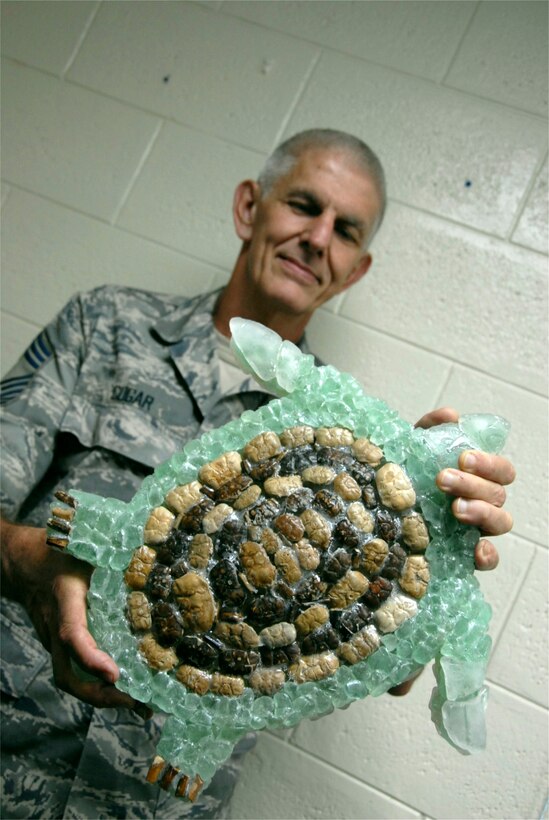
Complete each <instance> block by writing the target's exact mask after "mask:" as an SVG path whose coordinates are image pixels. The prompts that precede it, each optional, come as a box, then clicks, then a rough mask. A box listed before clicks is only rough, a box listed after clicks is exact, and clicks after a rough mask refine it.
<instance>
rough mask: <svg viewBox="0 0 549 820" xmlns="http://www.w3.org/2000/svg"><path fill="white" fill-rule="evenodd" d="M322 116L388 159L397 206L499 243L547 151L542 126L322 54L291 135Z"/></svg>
mask: <svg viewBox="0 0 549 820" xmlns="http://www.w3.org/2000/svg"><path fill="white" fill-rule="evenodd" d="M391 5H393V4H391ZM444 7H446V4H444ZM429 8H431V4H429ZM342 90H343V91H342ZM327 100H329V105H327ZM319 112H322V125H323V126H324V127H332V128H341V129H343V130H347V131H351V132H352V133H355V134H357V136H359V137H361V138H362V139H364V140H365V141H366V142H367V143H368V144H369V145H370V146H371V147H372V148H373V149H374V150H375V151H376V152H377V153H378V154H379V155H380V158H381V160H382V162H383V163H384V165H385V166H386V170H387V177H388V187H389V193H390V196H391V197H393V198H394V199H397V200H399V201H400V202H404V203H406V204H408V205H416V206H417V207H418V208H421V209H423V210H427V211H431V212H432V213H436V214H440V215H443V216H447V217H449V218H450V219H452V220H455V221H457V222H463V223H465V224H468V225H472V226H473V227H475V228H477V229H480V230H482V231H487V232H492V233H494V234H496V235H497V236H506V235H507V233H508V231H509V230H510V227H511V226H512V225H513V220H514V216H515V214H516V212H517V210H518V207H519V205H520V204H521V202H522V197H523V196H524V193H525V191H526V190H527V188H528V185H529V183H530V179H531V177H532V174H533V173H534V171H535V170H536V169H537V168H538V167H539V164H540V163H541V162H542V160H543V157H544V156H545V151H546V145H547V128H546V125H545V123H544V122H543V121H542V120H540V119H539V118H537V117H532V116H530V115H527V114H522V113H520V112H517V111H513V110H511V109H506V108H503V107H502V106H501V105H498V104H495V103H490V102H487V101H486V100H480V99H476V98H474V97H472V96H470V95H466V94H462V93H460V92H457V91H451V90H449V89H447V88H442V87H440V86H437V85H435V84H433V83H429V82H426V81H423V80H420V79H417V78H414V77H409V76H405V75H403V74H400V73H397V72H394V71H391V70H390V69H387V68H381V67H379V66H375V65H372V64H367V63H365V62H362V61H361V60H358V59H354V58H352V57H347V56H343V55H341V54H336V53H333V52H324V53H323V54H322V57H321V59H320V61H319V62H318V64H317V66H316V68H315V70H314V72H313V74H312V76H311V80H310V81H309V83H308V84H307V87H306V89H305V91H304V93H303V96H302V97H301V99H300V100H299V103H298V105H297V107H296V109H295V112H294V114H293V115H292V117H291V118H290V120H289V123H288V126H287V128H286V129H285V135H287V136H289V135H290V134H293V133H295V132H296V131H300V130H301V129H303V128H311V127H314V126H318V124H319Z"/></svg>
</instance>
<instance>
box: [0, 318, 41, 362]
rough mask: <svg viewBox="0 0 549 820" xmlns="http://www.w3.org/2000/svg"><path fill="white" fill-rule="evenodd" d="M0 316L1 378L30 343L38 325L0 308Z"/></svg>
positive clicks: (37, 329) (38, 330)
mask: <svg viewBox="0 0 549 820" xmlns="http://www.w3.org/2000/svg"><path fill="white" fill-rule="evenodd" d="M0 316H1V322H0V324H1V330H2V344H1V345H0V353H1V370H0V374H1V378H4V376H5V375H6V373H8V372H9V371H10V370H11V368H12V367H13V366H14V364H15V363H16V362H17V360H18V359H19V357H20V355H21V354H22V352H23V351H24V350H26V348H27V347H28V346H29V345H30V343H31V342H32V340H33V339H34V338H35V336H37V335H38V333H39V332H40V329H41V328H40V326H39V325H35V324H33V323H32V322H27V321H26V320H24V319H19V318H18V317H17V316H14V315H13V314H11V313H7V312H6V311H5V310H2V312H1V313H0Z"/></svg>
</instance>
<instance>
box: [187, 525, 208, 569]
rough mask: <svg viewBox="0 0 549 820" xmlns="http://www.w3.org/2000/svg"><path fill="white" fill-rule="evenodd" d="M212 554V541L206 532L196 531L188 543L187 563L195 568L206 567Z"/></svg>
mask: <svg viewBox="0 0 549 820" xmlns="http://www.w3.org/2000/svg"><path fill="white" fill-rule="evenodd" d="M212 554H213V541H212V539H211V538H210V536H209V535H206V533H203V532H199V533H197V534H196V535H195V536H194V537H193V539H192V541H191V543H190V545H189V564H190V565H191V567H194V568H195V569H206V567H207V566H208V563H209V561H210V558H211V557H212Z"/></svg>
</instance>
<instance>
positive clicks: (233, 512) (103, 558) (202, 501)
mask: <svg viewBox="0 0 549 820" xmlns="http://www.w3.org/2000/svg"><path fill="white" fill-rule="evenodd" d="M231 331H232V347H233V350H234V352H235V355H236V357H237V360H238V361H239V363H240V365H241V366H242V368H243V369H244V370H245V371H246V372H248V373H251V374H252V375H253V376H254V377H255V378H256V380H257V381H258V382H260V383H261V384H263V385H264V386H265V387H266V388H267V389H269V390H270V391H271V392H273V393H274V394H275V395H278V396H280V398H278V399H274V400H272V401H271V402H269V404H267V405H265V406H264V407H262V408H260V409H259V410H257V411H253V412H252V411H246V412H245V413H243V414H242V416H241V418H240V419H238V420H236V421H233V422H230V423H229V424H227V425H225V426H224V427H222V428H219V429H217V430H214V431H212V432H209V433H207V434H205V435H203V436H202V437H201V438H200V439H197V440H194V441H191V442H190V443H188V444H187V445H186V446H185V448H184V449H183V451H182V452H179V453H177V454H175V455H174V456H173V457H172V458H170V459H169V460H168V461H167V462H165V463H164V464H162V465H161V466H160V467H159V468H158V469H157V470H156V471H155V473H154V474H153V475H151V476H150V477H148V478H147V479H145V481H144V482H143V485H142V487H141V488H140V490H139V491H138V492H137V493H136V495H135V496H134V498H133V500H132V501H131V502H130V503H129V504H125V503H122V502H120V501H118V500H114V499H110V498H107V499H105V498H101V497H98V496H96V495H92V494H88V493H84V492H74V493H71V494H68V493H60V494H59V495H58V498H59V500H60V501H61V504H59V503H58V504H56V505H54V507H53V508H52V517H51V518H50V520H49V522H48V538H49V543H50V544H52V545H54V546H56V547H58V548H61V549H64V550H66V551H67V552H69V553H71V554H72V555H75V556H76V557H78V558H81V559H83V560H85V561H88V562H89V563H90V564H92V565H94V566H95V567H96V569H95V570H94V572H93V575H92V579H91V585H90V590H89V596H88V602H89V614H88V617H89V626H90V630H91V632H92V633H93V635H94V637H95V639H96V640H97V643H98V645H99V646H100V647H101V648H103V649H105V650H106V651H107V652H108V653H109V654H110V655H111V656H112V657H113V658H114V660H115V661H116V663H117V664H118V666H119V668H120V679H119V680H118V682H117V684H116V685H117V686H118V688H119V689H121V690H122V691H124V692H127V693H129V694H130V695H131V696H132V697H134V698H136V699H137V700H139V701H142V702H143V703H146V704H148V705H149V706H151V707H152V708H153V709H155V710H159V711H162V712H164V713H165V714H167V715H168V719H167V720H166V723H165V725H164V729H163V732H162V736H161V739H160V741H159V744H158V746H157V756H156V757H155V760H154V761H153V763H152V765H151V768H150V770H149V772H148V774H147V779H148V780H150V781H151V782H156V781H158V782H159V783H160V785H161V786H162V787H163V788H165V789H169V790H173V791H175V793H176V795H177V796H180V797H185V798H187V799H190V800H194V799H195V798H196V796H197V794H198V792H199V791H200V788H201V787H202V786H203V785H204V784H206V783H208V782H209V781H210V780H211V778H212V776H213V774H214V773H215V771H216V769H217V768H218V767H219V766H220V765H221V764H222V763H223V761H224V760H226V759H227V758H228V757H229V756H230V754H231V752H232V750H233V747H234V745H235V744H236V742H237V741H238V740H239V739H240V738H241V737H242V736H243V735H244V734H246V733H247V732H248V731H250V730H260V729H262V728H264V727H286V726H294V725H295V724H297V723H298V722H299V721H300V720H302V719H303V718H313V717H319V716H321V715H323V714H327V713H329V712H331V711H332V710H333V709H334V708H337V707H345V706H347V705H349V704H350V703H351V702H352V701H354V700H357V699H360V698H364V697H365V696H366V695H380V694H382V693H383V692H386V691H387V690H388V689H389V688H390V687H392V686H395V685H396V684H398V683H400V682H402V681H404V680H406V679H407V678H409V677H410V676H411V675H412V674H413V673H414V672H416V671H418V670H419V669H421V667H423V666H424V665H425V664H426V663H428V662H429V661H431V660H433V659H434V660H435V667H434V669H435V677H436V680H437V687H436V688H435V689H434V691H433V695H432V698H431V703H430V707H431V715H432V718H433V720H434V722H435V725H436V727H437V729H438V731H439V733H440V734H441V735H442V736H443V737H445V738H446V739H447V740H448V741H449V742H450V743H451V744H452V745H453V746H455V747H456V748H457V749H459V750H460V751H461V752H463V753H470V752H473V751H476V750H478V749H481V748H483V746H484V742H485V724H484V713H485V708H486V699H487V690H486V687H485V686H484V674H485V670H486V664H487V660H488V654H489V650H490V645H491V641H490V638H489V636H488V634H487V627H488V623H489V620H490V614H491V610H490V607H489V605H488V604H487V603H486V602H485V601H484V599H483V597H482V593H481V591H480V588H479V585H478V582H477V580H476V579H475V577H474V561H473V552H474V546H475V543H476V541H477V540H478V532H477V531H476V530H475V529H473V528H471V527H469V526H465V525H462V524H460V523H459V522H458V521H457V520H456V519H455V518H454V516H453V515H452V513H451V509H450V503H451V500H450V499H449V498H448V497H447V496H446V495H445V494H444V493H442V492H441V491H439V490H438V488H437V487H436V485H435V476H436V474H437V472H438V471H439V470H440V469H442V468H443V467H446V466H455V465H456V464H457V459H458V455H459V453H460V452H461V451H462V450H464V449H469V448H476V449H483V450H486V451H491V452H499V451H500V450H501V448H502V446H503V444H504V442H505V439H506V435H507V432H508V423H507V422H506V421H505V420H504V419H502V418H500V417H497V416H490V415H471V416H464V417H462V418H461V419H460V421H459V423H457V424H444V425H441V426H438V427H435V428H432V429H430V430H420V429H414V428H412V426H411V425H410V424H408V423H407V422H405V421H403V420H402V419H401V418H399V416H398V414H397V413H396V412H395V411H393V410H391V409H390V408H389V407H388V406H387V405H386V404H385V403H384V402H382V401H380V400H379V399H376V398H372V397H371V396H368V395H366V394H365V393H364V391H363V390H362V388H361V387H360V385H359V384H358V383H357V382H356V381H355V379H354V378H352V377H351V376H350V375H347V374H342V373H340V372H339V371H338V370H336V369H335V368H333V367H329V366H328V367H316V366H315V364H314V361H313V358H312V356H307V355H303V354H302V353H301V351H300V350H299V349H298V348H297V347H296V346H295V345H293V344H291V343H290V342H285V341H284V342H283V341H282V340H281V338H280V337H279V336H278V335H277V334H276V333H273V332H272V331H270V330H268V329H267V328H265V327H263V326H262V325H258V324H256V323H254V322H248V321H245V320H242V319H233V320H232V323H231Z"/></svg>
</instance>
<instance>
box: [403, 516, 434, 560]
mask: <svg viewBox="0 0 549 820" xmlns="http://www.w3.org/2000/svg"><path fill="white" fill-rule="evenodd" d="M401 523H402V539H403V541H404V543H405V544H406V545H407V546H408V547H410V549H412V550H414V551H415V552H419V551H422V550H424V549H427V547H428V546H429V531H428V529H427V525H426V523H425V519H424V518H423V516H422V515H420V514H419V513H416V512H412V513H410V514H409V515H403V516H402V519H401Z"/></svg>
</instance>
